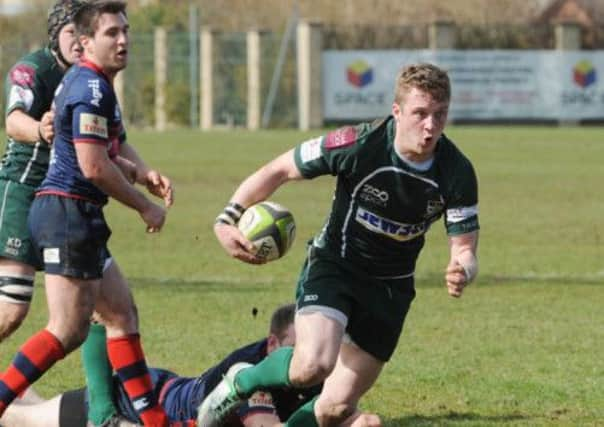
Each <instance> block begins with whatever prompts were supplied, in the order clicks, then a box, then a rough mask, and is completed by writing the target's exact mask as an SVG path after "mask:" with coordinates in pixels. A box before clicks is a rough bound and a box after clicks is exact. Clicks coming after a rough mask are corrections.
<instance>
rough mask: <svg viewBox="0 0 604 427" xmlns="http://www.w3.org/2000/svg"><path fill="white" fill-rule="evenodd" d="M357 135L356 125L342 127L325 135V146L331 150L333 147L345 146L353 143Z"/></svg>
mask: <svg viewBox="0 0 604 427" xmlns="http://www.w3.org/2000/svg"><path fill="white" fill-rule="evenodd" d="M357 137H358V129H357V128H356V127H354V126H345V127H342V128H340V129H337V130H334V131H333V132H329V133H328V134H327V135H325V148H326V149H328V150H333V149H334V148H340V147H346V146H348V145H351V144H354V143H355V142H356V141H357Z"/></svg>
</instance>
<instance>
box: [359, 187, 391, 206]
mask: <svg viewBox="0 0 604 427" xmlns="http://www.w3.org/2000/svg"><path fill="white" fill-rule="evenodd" d="M359 198H360V199H361V200H363V201H364V202H368V203H373V204H376V205H379V206H386V205H387V204H388V200H389V199H390V195H389V194H388V192H387V191H384V190H380V189H379V188H377V187H374V186H372V185H369V184H365V185H363V189H362V190H361V194H360V195H359Z"/></svg>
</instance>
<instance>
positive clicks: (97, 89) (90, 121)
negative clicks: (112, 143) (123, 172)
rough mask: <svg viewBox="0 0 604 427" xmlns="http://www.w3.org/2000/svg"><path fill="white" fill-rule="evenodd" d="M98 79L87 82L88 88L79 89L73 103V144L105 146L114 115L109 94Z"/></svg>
mask: <svg viewBox="0 0 604 427" xmlns="http://www.w3.org/2000/svg"><path fill="white" fill-rule="evenodd" d="M103 83H104V82H102V81H101V80H100V79H93V80H88V86H87V87H82V88H80V89H81V90H80V91H79V93H78V96H77V98H76V99H75V100H74V102H73V122H72V132H73V133H72V135H73V142H74V144H80V143H89V144H90V143H92V144H104V145H107V143H108V141H109V134H110V126H111V123H110V121H109V118H110V117H113V114H114V108H115V107H114V105H113V103H112V102H111V101H112V99H111V96H110V95H111V93H107V90H104V89H105V87H104V86H105V85H104V84H103Z"/></svg>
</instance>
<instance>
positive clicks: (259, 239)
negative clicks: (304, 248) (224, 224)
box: [237, 202, 296, 261]
mask: <svg viewBox="0 0 604 427" xmlns="http://www.w3.org/2000/svg"><path fill="white" fill-rule="evenodd" d="M237 226H238V227H239V230H240V231H241V233H243V235H244V236H245V237H246V238H247V239H248V240H250V241H251V242H252V243H253V244H254V246H255V247H256V251H257V252H256V254H255V255H256V257H258V258H260V259H262V260H264V261H273V260H275V259H278V258H281V257H282V256H283V255H285V254H286V253H287V251H288V250H289V248H290V247H291V245H292V243H293V241H294V238H295V236H296V223H295V221H294V217H293V215H292V214H291V212H290V211H289V210H288V209H287V208H285V207H283V206H281V205H279V204H277V203H273V202H261V203H257V204H255V205H253V206H250V207H249V208H247V209H246V210H245V212H244V213H243V215H242V216H241V218H240V219H239V223H238V224H237Z"/></svg>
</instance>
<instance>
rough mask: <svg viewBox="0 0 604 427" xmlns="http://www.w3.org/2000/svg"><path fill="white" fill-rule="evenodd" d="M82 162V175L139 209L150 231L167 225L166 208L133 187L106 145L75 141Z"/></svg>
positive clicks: (110, 194)
mask: <svg viewBox="0 0 604 427" xmlns="http://www.w3.org/2000/svg"><path fill="white" fill-rule="evenodd" d="M75 150H76V155H77V157H78V164H79V166H80V169H81V170H82V174H83V175H84V177H85V178H86V179H88V180H90V181H91V182H92V183H93V184H94V185H96V186H97V187H99V188H100V189H101V190H102V191H103V192H105V193H106V194H107V195H108V196H110V197H112V198H114V199H116V200H118V201H119V202H121V203H123V204H124V205H126V206H128V207H130V208H132V209H134V210H136V211H137V212H138V213H139V214H140V216H141V217H142V218H143V221H145V223H146V224H147V230H148V231H150V232H154V231H159V230H160V229H161V227H162V226H163V224H164V220H165V215H166V212H165V210H164V209H163V208H162V207H160V206H158V205H156V204H154V203H152V202H151V201H150V200H149V199H147V198H146V197H145V195H144V194H143V193H141V192H140V191H138V190H137V189H136V188H135V187H133V186H132V185H131V184H130V183H129V182H128V181H127V180H126V178H125V176H124V175H123V173H122V172H121V171H120V170H119V169H118V167H117V165H116V164H115V163H114V162H113V161H112V160H111V159H110V158H109V156H108V155H107V149H106V148H105V145H103V144H98V143H94V142H92V143H82V142H80V143H75Z"/></svg>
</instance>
